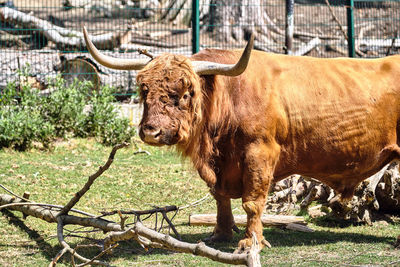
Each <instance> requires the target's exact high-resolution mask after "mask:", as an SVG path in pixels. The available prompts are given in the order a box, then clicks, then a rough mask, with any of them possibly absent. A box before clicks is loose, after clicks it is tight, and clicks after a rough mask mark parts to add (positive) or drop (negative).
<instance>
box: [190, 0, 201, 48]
mask: <svg viewBox="0 0 400 267" xmlns="http://www.w3.org/2000/svg"><path fill="white" fill-rule="evenodd" d="M199 49H200V9H199V0H192V53H193V54H196V53H197V52H199Z"/></svg>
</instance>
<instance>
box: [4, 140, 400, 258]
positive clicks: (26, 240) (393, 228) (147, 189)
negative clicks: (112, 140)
mask: <svg viewBox="0 0 400 267" xmlns="http://www.w3.org/2000/svg"><path fill="white" fill-rule="evenodd" d="M139 146H140V147H141V148H142V149H146V150H148V151H149V152H150V153H151V155H150V156H149V155H147V154H143V153H142V154H136V155H134V153H133V152H134V151H135V148H134V147H129V148H126V149H121V150H119V151H118V152H117V155H116V157H115V161H114V163H113V164H112V165H111V167H110V169H109V170H108V171H107V172H106V173H104V174H103V175H102V176H101V177H99V178H98V179H97V180H96V182H95V183H94V185H93V186H92V188H91V189H90V191H89V192H88V193H87V194H86V195H85V196H84V197H83V198H82V199H81V201H80V202H79V203H78V205H77V206H76V208H77V209H80V210H84V211H87V212H91V213H96V214H98V213H99V212H100V211H103V210H108V211H109V210H114V209H137V210H143V209H148V208H152V207H153V206H166V205H177V206H183V205H186V204H188V203H192V202H194V201H195V200H197V199H200V198H202V197H203V196H205V195H206V194H207V192H208V189H207V187H206V185H205V183H204V182H203V181H202V180H201V179H200V178H199V177H198V174H197V173H196V172H195V171H194V170H193V168H192V167H191V165H190V163H188V162H187V161H184V160H182V159H181V158H179V157H178V156H177V155H176V154H175V153H174V151H173V150H169V149H166V148H155V147H148V146H145V145H143V144H139ZM110 150H111V148H110V147H104V146H102V145H99V144H97V143H95V142H93V141H90V140H84V139H73V140H70V141H65V142H59V143H57V144H56V145H55V148H54V150H53V151H41V150H30V151H27V152H15V151H12V150H1V151H0V162H1V164H0V183H1V184H3V185H4V186H6V187H8V188H9V189H11V190H12V191H14V192H15V193H17V194H20V195H22V194H23V193H24V192H25V191H29V192H31V199H32V200H34V201H37V202H44V203H49V204H59V205H63V204H65V203H67V201H68V200H69V199H70V198H71V197H72V196H73V194H74V193H75V192H76V191H77V190H79V189H80V188H81V186H82V185H83V184H84V183H85V182H86V179H87V177H88V176H89V175H90V174H92V173H94V172H95V171H96V170H97V168H98V166H100V165H102V164H103V163H104V162H105V161H106V159H107V157H108V155H109V152H110ZM0 193H6V192H3V191H0ZM240 205H241V203H240V200H234V201H233V209H234V213H243V211H242V209H241V207H240ZM215 211H216V209H215V203H214V201H213V200H212V199H211V198H209V199H207V200H206V201H204V202H202V204H201V205H199V206H196V207H191V208H188V209H185V210H182V211H180V212H179V213H178V215H177V216H176V217H175V219H174V224H175V225H176V227H177V230H178V232H179V233H180V234H181V235H182V238H183V240H184V241H187V242H197V241H199V240H201V239H203V238H205V237H207V236H208V235H209V234H210V233H211V231H212V228H210V227H190V226H188V217H189V214H193V213H215ZM114 219H115V220H118V219H117V218H115V217H114ZM132 222H133V219H132V218H129V219H128V221H127V223H132ZM309 226H310V227H312V228H313V229H315V230H316V231H315V232H313V233H301V232H294V231H288V230H283V229H278V228H265V229H264V235H265V237H266V239H267V240H268V241H269V242H270V243H271V244H272V248H271V249H264V250H263V251H262V253H261V260H262V263H263V265H269V266H338V265H339V266H340V265H343V264H349V265H367V264H372V265H382V266H389V264H390V263H393V262H396V261H397V263H396V264H392V265H391V266H400V262H398V261H399V260H400V250H396V249H394V248H393V246H392V244H393V243H394V242H395V240H396V237H397V236H398V235H399V234H400V224H399V223H397V224H396V223H393V224H389V225H386V226H384V225H382V224H376V225H375V226H349V227H344V228H340V227H339V226H335V225H333V226H332V225H331V226H329V227H328V226H324V225H323V224H322V223H318V225H317V224H310V225H309ZM77 228H78V227H76V226H68V227H67V229H77ZM242 230H243V229H242ZM55 234H56V225H55V224H49V223H46V222H44V221H42V220H39V219H37V218H32V217H28V218H27V219H26V220H23V218H22V215H21V214H20V213H19V212H9V211H0V266H47V265H48V264H49V262H50V260H51V259H52V258H53V257H54V256H55V255H56V254H57V252H58V251H59V250H60V249H61V248H60V246H59V244H58V241H57V238H56V236H55ZM81 235H83V236H87V237H97V238H99V237H104V236H103V235H101V234H94V233H83V234H81ZM240 237H241V235H237V234H235V237H234V238H235V239H234V241H233V242H231V243H222V244H215V245H211V246H213V247H215V248H218V249H221V250H223V251H227V252H232V251H233V250H234V249H235V246H236V243H237V242H238V240H239V239H240ZM67 241H68V242H69V243H70V244H71V245H72V246H75V245H77V244H80V243H82V242H83V243H87V242H88V241H84V240H83V239H80V238H73V237H69V238H67ZM79 252H81V253H82V254H84V255H86V256H88V257H90V256H94V255H96V254H97V253H98V251H97V250H96V249H80V250H79ZM103 260H105V261H108V262H110V263H111V264H112V265H115V266H221V265H222V264H219V263H215V262H212V261H210V260H208V259H204V258H200V257H195V256H192V255H187V254H181V253H172V252H168V251H163V250H158V249H154V250H150V251H148V252H146V251H144V250H143V249H141V248H140V247H139V245H138V244H136V242H135V241H130V242H125V243H123V244H121V245H120V246H119V247H118V248H116V249H115V250H114V253H113V254H112V255H111V256H104V257H103ZM58 266H71V264H70V257H69V256H64V257H63V258H62V259H61V260H60V262H59V264H58Z"/></svg>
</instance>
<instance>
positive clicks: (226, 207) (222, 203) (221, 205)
mask: <svg viewBox="0 0 400 267" xmlns="http://www.w3.org/2000/svg"><path fill="white" fill-rule="evenodd" d="M214 198H215V200H216V201H217V225H216V226H215V228H214V231H213V233H212V235H211V236H210V237H208V238H206V239H205V241H207V242H224V241H230V240H232V229H233V227H234V224H235V222H234V220H233V215H232V208H231V199H230V198H228V197H224V196H221V195H219V194H218V193H215V194H214Z"/></svg>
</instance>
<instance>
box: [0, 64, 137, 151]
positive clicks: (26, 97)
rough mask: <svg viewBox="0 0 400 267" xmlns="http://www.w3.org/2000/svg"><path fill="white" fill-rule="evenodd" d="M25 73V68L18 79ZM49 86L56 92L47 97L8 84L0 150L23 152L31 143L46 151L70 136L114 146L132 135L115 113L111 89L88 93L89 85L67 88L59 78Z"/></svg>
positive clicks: (0, 113)
mask: <svg viewBox="0 0 400 267" xmlns="http://www.w3.org/2000/svg"><path fill="white" fill-rule="evenodd" d="M27 73H29V71H28V70H27V68H24V69H23V70H20V71H19V72H18V75H19V76H23V75H27ZM49 82H50V86H51V87H53V88H54V89H55V91H54V92H53V93H52V94H51V95H50V96H47V97H45V96H41V95H40V94H39V92H38V91H37V90H36V89H34V88H31V87H30V86H29V84H25V85H22V86H19V87H18V86H16V83H9V84H8V85H7V88H5V89H4V90H3V91H2V92H1V94H0V108H1V109H0V149H1V148H3V147H11V148H14V149H18V150H26V149H27V148H29V147H31V145H32V143H33V142H39V143H41V144H42V145H43V147H48V146H49V144H51V141H52V140H54V139H55V138H68V137H73V136H79V137H95V138H96V139H97V140H98V141H99V142H100V143H103V144H106V145H115V144H116V143H120V142H123V141H128V140H129V139H130V138H131V137H132V136H133V135H134V133H135V130H134V128H131V127H129V121H128V120H127V119H124V118H120V117H119V116H118V113H117V111H116V110H115V106H114V105H113V102H114V101H115V98H114V96H113V92H114V90H113V89H112V88H110V87H103V88H102V89H101V90H100V91H99V92H96V91H95V92H91V88H92V85H91V83H90V82H86V81H84V82H80V81H75V82H74V83H73V84H71V85H70V86H67V85H66V83H65V82H64V80H63V79H62V78H61V77H56V78H55V79H53V80H51V81H49ZM17 88H19V90H18V89H17Z"/></svg>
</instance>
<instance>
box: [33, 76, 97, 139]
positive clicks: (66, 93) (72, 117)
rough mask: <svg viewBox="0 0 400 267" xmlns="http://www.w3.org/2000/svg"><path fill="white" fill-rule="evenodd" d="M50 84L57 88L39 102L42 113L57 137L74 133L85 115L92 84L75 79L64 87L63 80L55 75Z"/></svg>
mask: <svg viewBox="0 0 400 267" xmlns="http://www.w3.org/2000/svg"><path fill="white" fill-rule="evenodd" d="M52 86H53V87H54V88H57V90H55V91H54V92H53V93H52V94H51V95H49V96H48V97H44V98H43V100H42V101H41V102H40V103H41V105H42V115H43V117H44V118H45V119H46V121H49V122H50V123H51V124H52V125H54V129H55V135H56V136H57V137H68V135H70V134H72V135H76V134H75V133H76V132H77V131H79V129H78V127H79V126H80V124H81V121H83V120H84V119H85V117H86V116H87V115H86V114H85V113H84V109H85V105H86V104H87V99H88V96H89V92H90V90H91V87H92V85H91V83H90V82H86V81H85V82H78V81H75V82H74V83H73V84H71V85H70V86H67V87H66V85H65V82H64V80H63V79H62V78H61V77H57V78H56V79H54V80H53V81H52Z"/></svg>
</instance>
